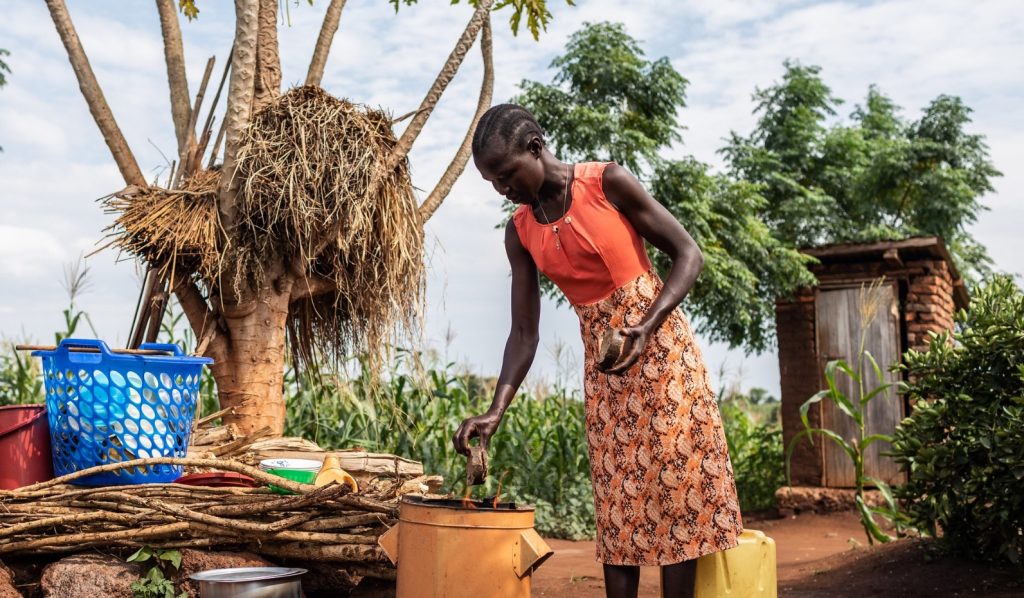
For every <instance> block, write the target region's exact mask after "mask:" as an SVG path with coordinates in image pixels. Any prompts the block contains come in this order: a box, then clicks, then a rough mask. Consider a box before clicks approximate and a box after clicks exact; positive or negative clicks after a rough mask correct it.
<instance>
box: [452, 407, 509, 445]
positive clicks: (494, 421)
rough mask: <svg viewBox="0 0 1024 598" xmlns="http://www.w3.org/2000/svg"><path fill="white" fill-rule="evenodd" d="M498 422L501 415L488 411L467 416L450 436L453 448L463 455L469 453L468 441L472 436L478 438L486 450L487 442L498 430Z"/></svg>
mask: <svg viewBox="0 0 1024 598" xmlns="http://www.w3.org/2000/svg"><path fill="white" fill-rule="evenodd" d="M500 423H501V416H500V415H496V414H494V413H491V412H490V411H488V412H487V413H484V414H483V415H477V416H474V417H467V418H466V419H465V420H463V422H462V424H461V425H460V426H459V429H458V430H456V431H455V436H454V437H452V443H453V444H454V445H455V450H456V451H458V452H459V453H461V454H463V455H469V441H470V440H471V439H473V437H476V438H479V439H480V445H481V446H483V447H484V449H485V450H486V448H487V443H488V442H489V441H490V439H491V436H493V435H494V433H495V432H496V431H497V430H498V424H500Z"/></svg>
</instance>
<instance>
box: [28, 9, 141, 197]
mask: <svg viewBox="0 0 1024 598" xmlns="http://www.w3.org/2000/svg"><path fill="white" fill-rule="evenodd" d="M46 7H47V8H49V9H50V16H51V17H52V18H53V24H54V25H55V26H56V27H57V33H58V34H59V35H60V41H62V42H63V43H64V48H65V50H67V53H68V60H69V61H71V68H72V70H74V71H75V77H77V78H78V86H79V88H81V90H82V95H83V96H85V102H86V104H88V105H89V112H90V113H91V114H92V118H93V120H95V121H96V126H98V127H99V129H100V133H102V134H103V140H104V141H106V142H107V147H108V148H110V153H111V154H113V156H114V162H116V163H117V168H118V170H120V171H121V176H122V177H123V178H124V180H125V182H126V183H128V184H129V185H138V186H140V187H145V186H146V177H144V176H142V171H141V170H139V165H138V163H137V162H136V161H135V156H134V155H133V154H132V151H131V149H129V148H128V142H127V141H125V139H124V135H122V134H121V128H120V127H118V126H117V121H115V120H114V114H113V113H112V112H111V111H110V106H109V105H107V99H106V98H105V97H103V90H102V89H100V85H99V83H98V82H97V81H96V74H95V73H93V72H92V66H90V65H89V59H88V57H86V55H85V49H84V48H82V42H81V40H79V39H78V33H76V32H75V26H74V24H73V23H72V22H71V15H69V14H68V9H67V6H65V5H64V0H46Z"/></svg>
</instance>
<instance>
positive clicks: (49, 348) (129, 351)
mask: <svg viewBox="0 0 1024 598" xmlns="http://www.w3.org/2000/svg"><path fill="white" fill-rule="evenodd" d="M14 349H15V350H17V351H56V350H57V347H56V346H55V345H15V346H14ZM68 351H71V352H73V353H99V352H100V350H99V349H94V348H92V347H69V348H68ZM110 352H111V353H118V354H121V355H162V356H164V357H166V356H167V355H170V354H171V352H170V351H158V350H156V349H111V350H110Z"/></svg>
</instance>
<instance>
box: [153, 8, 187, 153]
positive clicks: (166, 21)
mask: <svg viewBox="0 0 1024 598" xmlns="http://www.w3.org/2000/svg"><path fill="white" fill-rule="evenodd" d="M156 7H157V10H158V11H159V13H160V32H161V33H162V34H163V38H164V60H165V61H166V62H167V86H168V87H169V88H170V90H171V117H172V118H173V119H174V134H175V136H176V137H177V139H178V155H179V156H180V155H181V154H182V152H183V151H184V150H185V148H186V147H188V145H189V144H190V143H191V142H192V141H193V138H194V136H195V133H194V132H193V131H189V129H188V123H189V120H190V119H191V117H192V108H191V106H189V95H188V78H187V77H186V76H185V50H184V48H182V45H181V28H180V27H179V26H178V11H177V8H176V7H175V2H174V0H156Z"/></svg>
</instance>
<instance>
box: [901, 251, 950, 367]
mask: <svg viewBox="0 0 1024 598" xmlns="http://www.w3.org/2000/svg"><path fill="white" fill-rule="evenodd" d="M907 268H908V270H911V274H910V276H909V285H908V287H907V300H906V305H905V306H904V313H903V322H904V326H905V327H906V332H907V345H908V347H907V348H910V349H917V350H919V351H921V350H924V349H927V348H928V338H929V337H928V333H929V332H942V331H944V330H951V329H952V328H953V314H954V312H955V308H954V305H953V279H952V276H951V275H950V272H949V266H948V265H947V264H946V262H944V261H941V260H918V261H914V262H908V263H907Z"/></svg>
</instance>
